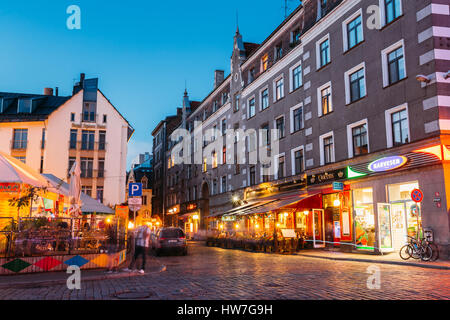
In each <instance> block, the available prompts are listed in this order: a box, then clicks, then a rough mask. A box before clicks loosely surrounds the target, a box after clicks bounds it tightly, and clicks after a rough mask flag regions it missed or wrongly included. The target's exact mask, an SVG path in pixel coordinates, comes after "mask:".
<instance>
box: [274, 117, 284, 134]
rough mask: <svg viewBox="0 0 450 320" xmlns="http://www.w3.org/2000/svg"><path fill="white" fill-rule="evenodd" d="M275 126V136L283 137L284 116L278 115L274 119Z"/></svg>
mask: <svg viewBox="0 0 450 320" xmlns="http://www.w3.org/2000/svg"><path fill="white" fill-rule="evenodd" d="M275 124H276V128H277V132H278V133H277V136H278V139H281V138H284V136H285V130H284V117H280V118H278V119H277V120H275Z"/></svg>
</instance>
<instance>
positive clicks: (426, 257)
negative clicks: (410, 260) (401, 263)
mask: <svg viewBox="0 0 450 320" xmlns="http://www.w3.org/2000/svg"><path fill="white" fill-rule="evenodd" d="M432 257H433V250H432V249H431V247H430V246H429V245H426V246H423V247H421V250H420V259H422V261H430V260H431V258H432Z"/></svg>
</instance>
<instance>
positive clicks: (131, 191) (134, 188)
mask: <svg viewBox="0 0 450 320" xmlns="http://www.w3.org/2000/svg"><path fill="white" fill-rule="evenodd" d="M128 197H130V198H131V197H142V183H130V184H129V185H128Z"/></svg>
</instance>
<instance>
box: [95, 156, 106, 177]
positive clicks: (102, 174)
mask: <svg viewBox="0 0 450 320" xmlns="http://www.w3.org/2000/svg"><path fill="white" fill-rule="evenodd" d="M97 177H98V178H104V177H105V159H98V173H97Z"/></svg>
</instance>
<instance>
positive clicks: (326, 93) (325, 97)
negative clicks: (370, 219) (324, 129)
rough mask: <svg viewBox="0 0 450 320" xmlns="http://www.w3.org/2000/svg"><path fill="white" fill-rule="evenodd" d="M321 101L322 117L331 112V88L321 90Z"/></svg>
mask: <svg viewBox="0 0 450 320" xmlns="http://www.w3.org/2000/svg"><path fill="white" fill-rule="evenodd" d="M321 101H322V115H326V114H328V113H330V112H331V111H333V108H332V106H331V87H327V88H325V89H322V91H321Z"/></svg>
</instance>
